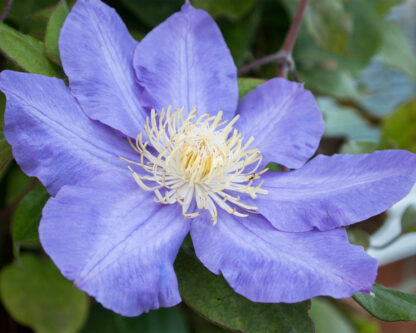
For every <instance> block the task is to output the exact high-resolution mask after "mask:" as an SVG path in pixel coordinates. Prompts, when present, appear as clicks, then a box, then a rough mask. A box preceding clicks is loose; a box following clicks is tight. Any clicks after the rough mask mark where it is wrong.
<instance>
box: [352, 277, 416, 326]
mask: <svg viewBox="0 0 416 333" xmlns="http://www.w3.org/2000/svg"><path fill="white" fill-rule="evenodd" d="M354 299H355V300H356V301H357V302H358V303H359V304H360V305H361V306H362V307H363V308H364V309H366V310H367V311H368V312H369V313H371V314H372V315H373V316H374V317H377V318H378V319H381V320H384V321H400V320H413V321H414V320H416V295H414V294H407V293H404V292H401V291H398V290H394V289H390V288H386V287H383V286H380V285H378V284H374V286H373V289H372V290H371V294H363V293H356V294H354Z"/></svg>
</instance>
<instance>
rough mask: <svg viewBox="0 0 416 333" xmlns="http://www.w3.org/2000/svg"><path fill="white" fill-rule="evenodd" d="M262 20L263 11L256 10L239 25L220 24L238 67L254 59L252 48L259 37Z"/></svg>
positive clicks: (226, 22)
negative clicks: (258, 31) (258, 32)
mask: <svg viewBox="0 0 416 333" xmlns="http://www.w3.org/2000/svg"><path fill="white" fill-rule="evenodd" d="M260 20H261V11H260V10H259V9H257V8H255V9H254V10H253V11H252V13H251V14H250V15H247V16H246V17H245V19H244V20H243V21H242V22H239V24H236V23H235V22H231V21H228V20H222V21H221V22H220V28H221V31H222V33H223V36H224V39H225V41H226V43H227V46H228V47H229V48H230V51H231V55H232V56H233V59H234V62H235V64H236V65H237V67H241V66H243V65H244V64H245V63H246V60H247V59H250V58H252V53H251V51H250V46H251V44H252V42H253V41H254V39H255V38H256V37H257V30H258V27H259V24H260Z"/></svg>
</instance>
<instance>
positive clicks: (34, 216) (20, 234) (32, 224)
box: [12, 184, 49, 254]
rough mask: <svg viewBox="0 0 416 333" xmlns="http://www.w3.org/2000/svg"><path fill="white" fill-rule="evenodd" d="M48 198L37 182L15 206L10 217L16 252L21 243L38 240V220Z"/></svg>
mask: <svg viewBox="0 0 416 333" xmlns="http://www.w3.org/2000/svg"><path fill="white" fill-rule="evenodd" d="M48 199H49V194H48V192H47V191H46V190H45V188H44V187H43V186H42V185H40V184H39V185H37V186H36V187H35V188H34V189H33V190H32V191H30V192H29V193H28V194H26V196H25V197H24V198H23V199H22V201H21V202H20V203H19V206H17V209H16V211H15V213H14V215H13V219H12V239H13V245H14V249H15V253H16V254H18V252H19V249H20V247H21V246H22V245H32V244H36V243H37V242H38V241H39V235H38V227H39V222H40V218H41V216H42V209H43V206H44V205H45V203H46V201H47V200H48Z"/></svg>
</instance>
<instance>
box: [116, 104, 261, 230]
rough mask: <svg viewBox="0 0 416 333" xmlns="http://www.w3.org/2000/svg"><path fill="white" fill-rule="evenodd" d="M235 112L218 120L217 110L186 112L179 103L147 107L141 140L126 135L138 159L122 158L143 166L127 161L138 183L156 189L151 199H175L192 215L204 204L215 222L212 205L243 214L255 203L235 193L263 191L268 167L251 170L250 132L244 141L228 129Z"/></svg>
mask: <svg viewBox="0 0 416 333" xmlns="http://www.w3.org/2000/svg"><path fill="white" fill-rule="evenodd" d="M238 118H239V116H238V115H237V116H236V117H234V119H233V120H231V121H230V122H229V123H228V124H227V121H221V120H222V112H221V111H220V112H218V114H217V115H216V116H210V115H209V114H204V115H202V116H200V117H199V118H197V119H196V107H194V108H193V109H192V110H191V112H190V113H189V115H188V116H187V117H186V118H185V117H184V116H183V108H182V109H177V110H175V111H173V112H172V108H171V107H169V108H168V109H167V111H166V112H165V110H164V109H162V111H161V112H160V114H157V113H156V112H155V110H152V111H151V115H150V119H149V117H148V118H147V121H146V125H145V128H144V129H145V134H146V137H147V139H146V141H144V138H143V133H139V135H138V136H137V138H136V141H135V142H134V143H133V142H132V140H131V139H130V138H128V140H129V143H130V145H131V146H132V148H133V149H134V150H135V151H136V152H137V153H138V154H139V155H140V162H137V161H131V160H127V159H125V158H122V159H123V160H125V161H127V162H129V163H131V164H134V165H137V166H140V167H141V168H142V169H143V170H144V171H145V172H143V173H142V172H138V173H137V172H135V171H134V170H133V169H132V168H131V167H129V169H130V170H131V172H132V173H133V177H134V179H135V180H136V182H137V184H138V185H139V186H140V187H141V188H142V189H143V190H145V191H153V192H154V193H155V198H154V200H155V201H156V202H160V203H163V204H174V203H179V204H180V205H182V212H183V215H184V216H185V217H188V218H194V217H196V216H198V215H199V214H200V210H202V209H206V210H208V211H209V213H210V215H211V218H212V221H213V222H214V224H215V223H216V221H217V215H218V214H217V206H218V207H220V208H221V209H224V210H225V211H227V212H228V213H230V214H233V215H237V216H241V217H245V216H248V214H247V213H249V212H253V211H255V210H257V207H254V206H249V205H246V204H244V203H243V202H242V201H241V198H240V195H239V194H248V195H250V196H251V197H252V198H256V196H257V194H258V193H261V194H267V191H265V190H262V189H261V188H260V187H261V185H262V183H263V182H262V181H258V179H259V178H260V176H261V174H263V173H264V172H266V171H267V169H264V170H262V171H260V172H256V171H257V169H258V168H259V166H260V163H261V160H262V156H261V155H260V152H259V150H258V149H250V150H247V147H248V146H249V145H250V144H251V143H252V141H253V138H250V139H249V140H247V142H245V144H243V138H242V135H241V133H239V132H238V131H237V130H236V129H233V125H234V124H235V122H236V121H237V120H238ZM247 169H250V170H247ZM148 182H150V183H152V184H151V185H150V184H147V183H148ZM188 210H192V211H193V212H191V213H189V212H188Z"/></svg>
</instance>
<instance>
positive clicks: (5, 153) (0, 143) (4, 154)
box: [0, 93, 13, 171]
mask: <svg viewBox="0 0 416 333" xmlns="http://www.w3.org/2000/svg"><path fill="white" fill-rule="evenodd" d="M5 106H6V97H5V96H4V94H2V93H0V171H1V170H3V169H4V168H5V167H6V166H7V164H9V162H10V161H11V160H12V159H13V156H12V149H11V147H10V146H9V144H8V143H7V141H6V139H5V138H4V135H3V119H4V108H5Z"/></svg>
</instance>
